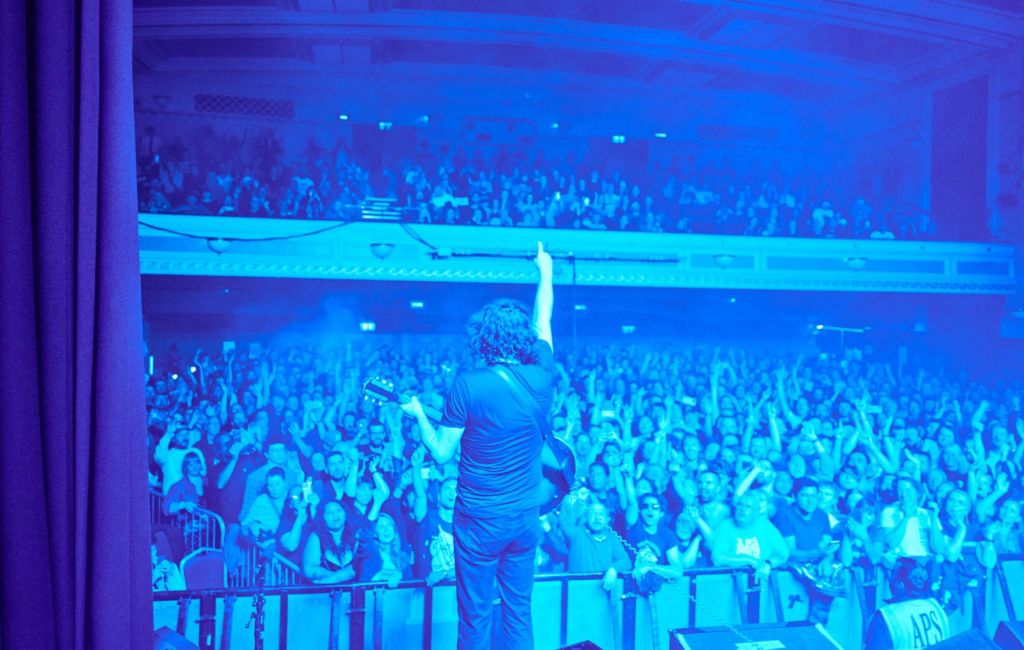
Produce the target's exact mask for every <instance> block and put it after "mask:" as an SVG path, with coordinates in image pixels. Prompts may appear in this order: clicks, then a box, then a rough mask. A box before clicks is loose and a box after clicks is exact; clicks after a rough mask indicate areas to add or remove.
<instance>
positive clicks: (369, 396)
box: [363, 377, 399, 406]
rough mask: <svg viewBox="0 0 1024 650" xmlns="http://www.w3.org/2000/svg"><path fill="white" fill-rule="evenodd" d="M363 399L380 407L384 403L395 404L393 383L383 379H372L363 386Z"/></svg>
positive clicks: (396, 398)
mask: <svg viewBox="0 0 1024 650" xmlns="http://www.w3.org/2000/svg"><path fill="white" fill-rule="evenodd" d="M363 399H365V400H369V401H371V402H373V403H374V404H376V405H377V406H380V405H381V404H384V403H386V402H397V401H399V400H398V395H397V394H396V393H395V383H394V382H393V381H388V380H387V379H385V378H383V377H374V378H373V379H370V380H369V381H367V382H366V383H365V384H364V385H363Z"/></svg>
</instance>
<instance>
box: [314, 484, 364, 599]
mask: <svg viewBox="0 0 1024 650" xmlns="http://www.w3.org/2000/svg"><path fill="white" fill-rule="evenodd" d="M344 537H345V508H343V507H342V505H341V503H340V502H338V501H333V500H332V501H328V502H326V503H324V504H323V505H322V506H321V507H320V515H319V517H318V518H317V522H316V526H315V527H314V530H313V532H312V533H310V534H309V539H307V540H306V548H305V550H304V551H303V552H302V572H303V573H304V574H305V576H306V578H308V579H309V580H310V581H311V582H314V583H316V584H319V585H323V584H336V583H339V582H348V581H349V580H352V579H353V578H355V577H356V571H355V568H353V566H352V560H353V555H354V554H353V552H352V549H351V548H350V547H349V546H348V544H346V543H345V539H344Z"/></svg>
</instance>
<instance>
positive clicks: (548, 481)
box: [540, 436, 576, 515]
mask: <svg viewBox="0 0 1024 650" xmlns="http://www.w3.org/2000/svg"><path fill="white" fill-rule="evenodd" d="M541 463H542V464H543V469H542V472H543V474H544V480H543V481H542V482H541V485H540V491H541V495H542V497H543V498H542V500H541V504H540V514H542V515H546V514H547V513H549V512H551V511H552V510H554V509H556V508H558V506H559V505H560V504H561V503H562V499H564V498H565V495H567V494H569V492H571V491H572V484H573V482H574V481H575V480H576V456H575V455H573V453H572V449H571V448H570V447H569V445H567V444H566V443H565V442H563V441H562V440H559V439H558V438H556V437H554V436H551V438H550V440H545V441H544V448H543V449H542V450H541Z"/></svg>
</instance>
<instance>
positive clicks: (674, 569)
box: [626, 493, 683, 593]
mask: <svg viewBox="0 0 1024 650" xmlns="http://www.w3.org/2000/svg"><path fill="white" fill-rule="evenodd" d="M638 502H639V504H638V505H639V517H638V519H637V520H636V521H635V523H633V524H632V525H631V526H630V528H629V533H628V534H627V536H626V541H628V542H629V544H630V546H632V547H633V549H635V550H634V553H635V557H634V558H633V578H634V580H636V582H637V584H638V586H639V589H640V590H641V593H651V592H654V591H657V590H658V589H659V588H660V586H661V584H662V583H663V582H664V581H665V580H675V579H677V578H680V577H682V573H683V558H682V554H681V553H680V551H679V540H678V539H677V538H676V536H675V534H674V533H673V532H672V531H671V530H669V529H668V526H666V525H665V523H664V519H665V515H666V510H667V508H666V505H665V499H664V497H662V496H661V495H659V494H653V493H647V494H644V495H643V496H641V497H639V499H638ZM628 518H629V516H628V515H627V520H628Z"/></svg>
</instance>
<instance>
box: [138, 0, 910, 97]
mask: <svg viewBox="0 0 1024 650" xmlns="http://www.w3.org/2000/svg"><path fill="white" fill-rule="evenodd" d="M232 37H234V38H242V37H245V38H264V37H265V38H289V37H290V38H299V39H301V38H306V39H338V38H357V39H385V38H395V39H406V40H422V41H452V42H467V43H503V44H517V45H524V46H533V47H540V48H552V49H555V48H558V49H572V50H578V51H585V52H586V51H589V52H594V53H614V54H619V55H635V56H641V57H645V58H662V59H667V60H674V61H681V62H684V63H687V64H697V65H709V66H722V67H727V68H742V69H743V70H745V71H749V72H755V73H758V72H759V73H767V74H782V75H785V76H790V77H796V78H801V79H807V80H813V79H819V78H821V77H823V76H827V77H838V78H846V79H849V80H855V81H860V82H867V83H875V84H891V83H896V82H898V78H897V76H896V74H895V71H894V70H893V69H891V68H888V67H884V66H876V65H868V64H861V63H855V62H847V61H838V60H836V59H834V58H830V57H824V56H818V55H814V54H808V53H801V56H799V57H794V56H793V55H792V54H791V53H789V52H786V51H776V50H771V49H757V48H746V47H742V46H741V45H736V44H729V45H724V44H719V43H710V42H707V41H703V40H700V39H697V38H692V37H689V36H686V35H683V34H680V33H678V32H672V31H668V30H656V29H643V28H635V27H626V26H623V25H611V24H598V23H588V22H582V21H570V20H554V19H546V18H534V17H524V16H494V15H490V14H464V13H457V12H436V11H392V12H388V13H374V14H345V15H342V14H316V15H309V14H299V13H294V12H283V11H278V10H266V9H246V10H239V9H237V8H231V9H221V8H212V7H208V8H204V9H201V10H197V9H196V8H191V7H190V8H183V9H165V8H164V9H137V10H136V11H135V38H136V41H145V40H153V39H174V38H216V39H224V38H232Z"/></svg>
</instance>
